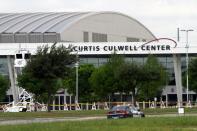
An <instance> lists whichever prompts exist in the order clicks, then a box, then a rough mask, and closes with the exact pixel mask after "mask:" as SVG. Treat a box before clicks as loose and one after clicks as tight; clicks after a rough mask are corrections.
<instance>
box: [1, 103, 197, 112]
mask: <svg viewBox="0 0 197 131" xmlns="http://www.w3.org/2000/svg"><path fill="white" fill-rule="evenodd" d="M179 104H180V103H179ZM181 104H182V106H181V107H185V108H192V107H197V102H191V101H189V102H188V103H187V102H183V103H181ZM5 105H7V104H5V103H1V105H0V110H2V111H3V108H4V107H5ZM116 105H132V103H131V102H93V103H76V104H67V103H65V104H63V105H53V104H52V105H51V109H52V110H54V111H55V110H66V111H68V110H109V109H110V108H112V107H113V106H116ZM31 106H33V105H31ZM40 106H41V107H40V109H42V108H46V107H47V106H46V104H41V105H40ZM136 106H137V107H138V108H140V109H146V108H153V109H154V108H178V107H179V106H178V104H177V103H176V102H164V101H160V102H156V101H148V102H145V101H143V102H136ZM32 109H33V108H32ZM40 111H42V110H40ZM43 111H44V110H43Z"/></svg>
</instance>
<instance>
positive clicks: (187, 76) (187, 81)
mask: <svg viewBox="0 0 197 131" xmlns="http://www.w3.org/2000/svg"><path fill="white" fill-rule="evenodd" d="M181 31H185V32H186V47H185V48H186V88H187V103H188V102H189V75H188V69H189V66H188V65H189V56H188V49H189V42H188V32H189V31H194V30H192V29H189V30H181Z"/></svg>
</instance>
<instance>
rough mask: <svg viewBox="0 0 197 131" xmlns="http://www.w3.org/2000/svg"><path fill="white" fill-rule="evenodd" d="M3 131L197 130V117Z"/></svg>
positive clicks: (6, 128) (4, 130)
mask: <svg viewBox="0 0 197 131" xmlns="http://www.w3.org/2000/svg"><path fill="white" fill-rule="evenodd" d="M0 130H1V131H133V130H137V131H142V130H146V131H149V130H151V131H152V130H153V131H171V130H174V131H180V130H191V131H193V130H197V117H184V116H182V117H170V118H166V117H155V118H150V117H149V118H128V119H116V120H107V119H105V120H92V121H72V122H71V121H66V122H54V123H34V124H25V125H11V126H0Z"/></svg>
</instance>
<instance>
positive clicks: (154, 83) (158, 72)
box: [139, 55, 168, 101]
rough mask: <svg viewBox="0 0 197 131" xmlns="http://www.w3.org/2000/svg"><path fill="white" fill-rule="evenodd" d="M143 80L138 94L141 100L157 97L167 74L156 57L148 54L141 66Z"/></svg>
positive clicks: (165, 81)
mask: <svg viewBox="0 0 197 131" xmlns="http://www.w3.org/2000/svg"><path fill="white" fill-rule="evenodd" d="M143 70H144V71H143V74H144V75H143V77H144V78H143V81H142V84H141V86H142V88H141V90H140V92H139V96H140V97H141V98H142V99H143V100H146V101H148V100H153V98H154V97H159V96H160V95H161V93H162V89H163V88H164V86H165V85H166V83H167V81H168V75H167V72H166V71H165V69H164V68H163V66H162V65H161V64H160V63H159V61H158V59H157V58H156V57H155V56H153V55H149V56H148V59H147V61H146V63H145V64H144V67H143Z"/></svg>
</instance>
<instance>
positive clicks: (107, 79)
mask: <svg viewBox="0 0 197 131" xmlns="http://www.w3.org/2000/svg"><path fill="white" fill-rule="evenodd" d="M123 63H124V59H123V57H122V56H120V55H117V54H112V56H111V58H110V59H109V60H108V62H107V63H106V64H105V65H102V66H100V67H98V68H97V69H96V70H95V71H94V72H93V73H92V75H91V77H90V79H89V81H90V84H91V86H92V88H93V90H94V92H95V94H96V95H97V96H98V97H99V99H100V100H103V101H104V100H107V99H108V97H109V96H112V95H113V94H114V93H115V92H117V91H118V88H119V84H120V81H119V79H118V78H117V77H116V72H117V70H118V69H119V66H121V65H122V64H123Z"/></svg>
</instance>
